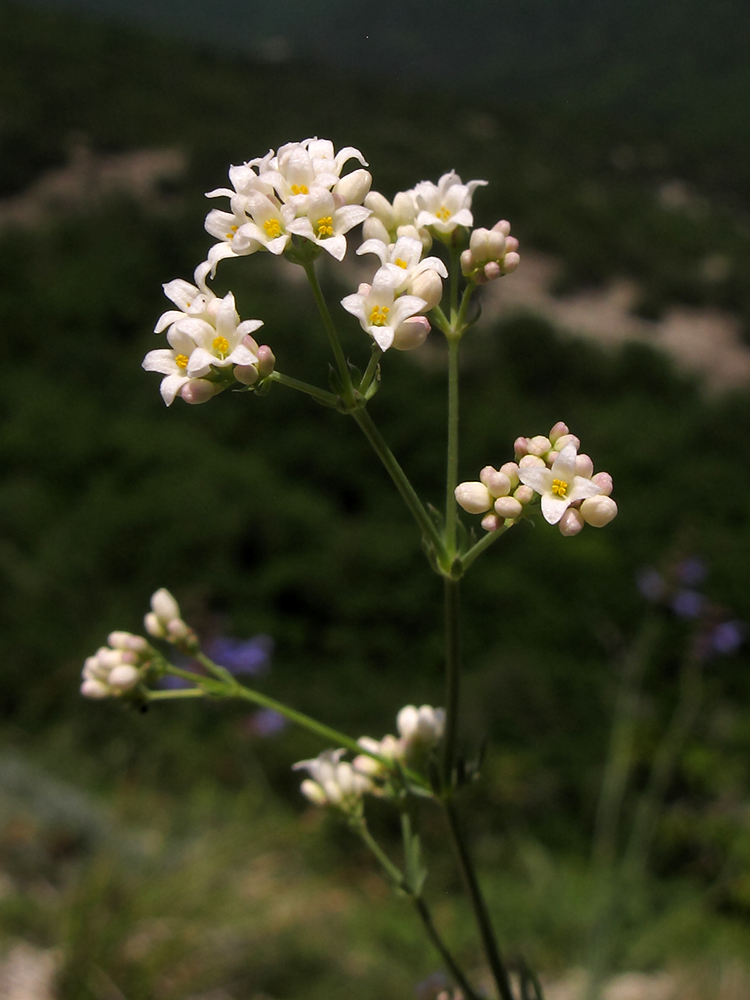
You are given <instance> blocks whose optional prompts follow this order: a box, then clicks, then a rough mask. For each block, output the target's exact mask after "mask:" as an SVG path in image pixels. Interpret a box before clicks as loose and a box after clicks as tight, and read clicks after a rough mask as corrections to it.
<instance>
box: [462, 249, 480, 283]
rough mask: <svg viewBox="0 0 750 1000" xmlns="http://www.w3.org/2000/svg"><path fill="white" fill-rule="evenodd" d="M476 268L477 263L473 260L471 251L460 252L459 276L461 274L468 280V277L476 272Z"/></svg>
mask: <svg viewBox="0 0 750 1000" xmlns="http://www.w3.org/2000/svg"><path fill="white" fill-rule="evenodd" d="M476 267H477V262H476V261H475V260H474V256H473V254H472V252H471V250H463V251H462V252H461V274H463V276H464V277H465V278H468V277H469V275H470V274H471V273H472V272H473V271H475V270H476Z"/></svg>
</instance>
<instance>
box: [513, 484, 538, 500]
mask: <svg viewBox="0 0 750 1000" xmlns="http://www.w3.org/2000/svg"><path fill="white" fill-rule="evenodd" d="M513 496H514V497H515V498H516V500H518V502H519V503H522V504H524V505H526V504H527V503H531V501H532V500H533V499H534V491H533V490H532V488H531V487H530V486H526V485H522V486H519V487H518V489H517V490H515V491H514V493H513Z"/></svg>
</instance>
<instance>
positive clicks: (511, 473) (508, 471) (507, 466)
mask: <svg viewBox="0 0 750 1000" xmlns="http://www.w3.org/2000/svg"><path fill="white" fill-rule="evenodd" d="M500 471H501V472H502V474H503V475H504V476H507V477H508V479H510V485H511V489H513V487H515V486H518V463H517V462H504V463H503V464H502V465H501V466H500Z"/></svg>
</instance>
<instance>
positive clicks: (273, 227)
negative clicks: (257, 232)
mask: <svg viewBox="0 0 750 1000" xmlns="http://www.w3.org/2000/svg"><path fill="white" fill-rule="evenodd" d="M263 228H264V229H265V231H266V236H267V237H268V238H269V240H275V239H276V237H277V236H281V223H280V222H279V220H278V219H266V221H265V222H264V223H263Z"/></svg>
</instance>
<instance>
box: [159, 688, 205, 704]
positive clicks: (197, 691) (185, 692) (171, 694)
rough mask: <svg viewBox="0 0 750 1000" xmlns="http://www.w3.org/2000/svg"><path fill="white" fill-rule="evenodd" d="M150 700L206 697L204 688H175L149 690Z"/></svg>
mask: <svg viewBox="0 0 750 1000" xmlns="http://www.w3.org/2000/svg"><path fill="white" fill-rule="evenodd" d="M146 697H147V698H148V700H149V701H166V700H167V699H169V698H205V697H206V692H205V691H204V690H203V689H202V688H198V687H194V688H173V689H172V690H159V691H151V690H150V689H149V691H148V692H147V694H146Z"/></svg>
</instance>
